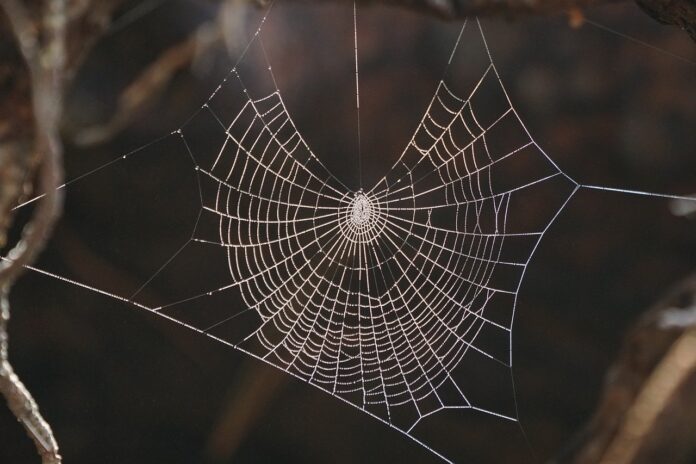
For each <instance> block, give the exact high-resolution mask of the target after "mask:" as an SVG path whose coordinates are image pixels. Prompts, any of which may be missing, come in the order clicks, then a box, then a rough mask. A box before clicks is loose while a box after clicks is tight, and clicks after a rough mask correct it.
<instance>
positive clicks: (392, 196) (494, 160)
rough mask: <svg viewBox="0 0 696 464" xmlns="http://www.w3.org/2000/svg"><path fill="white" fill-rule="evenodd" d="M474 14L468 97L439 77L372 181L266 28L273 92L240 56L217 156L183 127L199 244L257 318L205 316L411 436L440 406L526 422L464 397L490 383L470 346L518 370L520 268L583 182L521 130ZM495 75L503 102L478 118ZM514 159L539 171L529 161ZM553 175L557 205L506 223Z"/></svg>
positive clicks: (223, 97)
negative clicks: (475, 44)
mask: <svg viewBox="0 0 696 464" xmlns="http://www.w3.org/2000/svg"><path fill="white" fill-rule="evenodd" d="M465 27H466V24H465V26H464V28H465ZM474 27H476V28H478V36H479V37H480V39H481V46H482V47H485V48H484V50H486V54H485V56H486V60H487V62H486V64H485V66H484V67H483V71H482V74H481V75H480V76H478V78H477V81H475V82H474V83H473V85H472V86H471V88H470V89H469V93H468V94H465V95H464V96H460V95H458V94H457V93H456V92H455V91H453V90H452V89H451V88H450V86H449V85H448V84H447V83H446V82H445V80H444V79H443V80H441V81H440V82H439V84H438V86H437V89H436V92H435V94H434V96H433V97H432V99H431V101H430V103H429V105H428V107H427V108H426V111H425V113H424V115H423V117H422V119H421V121H420V123H419V125H418V127H417V128H416V130H415V132H414V134H413V136H412V138H411V139H410V141H409V142H408V143H407V145H406V148H405V149H404V150H403V152H402V154H401V155H400V157H398V159H397V160H396V161H395V162H394V164H393V166H392V168H391V169H390V170H389V171H388V172H387V173H386V175H384V176H383V177H382V178H381V179H380V180H379V181H378V182H376V183H375V184H374V185H372V186H371V187H368V188H366V189H364V190H363V189H362V188H360V189H351V188H349V187H347V186H346V185H345V184H344V183H343V182H342V181H341V180H339V178H338V177H337V176H335V175H334V174H332V173H331V172H330V171H329V169H328V168H327V167H326V166H325V165H324V164H323V163H322V161H321V157H319V156H317V155H316V154H315V153H314V152H313V151H312V150H311V149H310V148H309V146H308V144H307V143H306V142H305V140H304V139H303V137H302V135H301V134H300V132H299V131H298V130H297V127H296V125H295V123H294V122H293V120H292V118H291V116H290V114H289V112H288V109H287V106H286V104H285V101H284V99H283V96H282V94H281V92H280V90H279V89H278V86H277V84H276V79H275V76H274V75H273V69H272V66H271V64H270V62H268V55H267V54H266V52H265V49H264V47H263V43H262V41H261V38H260V37H259V36H257V38H256V43H255V45H256V46H257V47H258V52H259V57H260V58H259V59H260V60H261V63H256V66H257V67H258V68H260V69H267V70H268V75H267V76H266V77H267V80H268V83H269V89H268V91H267V92H263V91H260V90H259V88H262V86H261V85H258V83H257V81H258V80H259V78H258V77H255V79H254V80H253V87H254V89H251V88H249V86H248V85H247V84H246V81H247V80H249V81H251V79H246V78H245V77H244V76H243V72H244V71H243V70H242V66H241V65H238V66H237V67H235V69H233V70H232V72H231V74H230V75H229V77H228V79H227V80H226V81H225V83H223V85H222V86H221V87H220V88H219V89H218V91H216V93H215V94H214V95H213V96H212V97H211V99H210V100H209V101H208V103H206V104H205V105H204V108H203V109H204V111H203V113H205V115H204V116H201V117H205V118H208V119H209V120H212V121H214V122H215V124H216V125H217V130H219V131H223V132H224V135H225V136H224V140H223V141H222V142H221V146H220V149H219V151H218V152H217V154H216V156H214V157H211V158H210V159H209V160H208V161H207V162H206V161H205V160H206V159H207V158H206V157H205V155H201V154H200V153H198V152H199V150H197V149H196V148H195V147H194V146H193V145H194V144H193V143H192V142H190V141H188V139H187V130H186V128H185V127H184V128H183V130H182V131H180V132H179V135H180V136H181V138H182V139H183V140H184V141H185V142H186V143H187V147H188V148H189V150H190V153H191V156H192V158H193V159H194V163H195V165H196V169H197V171H198V173H199V181H200V184H201V192H202V195H201V199H202V204H203V212H204V214H203V216H202V219H201V221H202V222H210V221H212V222H214V223H215V227H214V228H213V227H209V228H207V229H208V230H214V231H215V232H214V233H210V232H209V233H208V235H206V236H204V234H202V233H196V234H194V238H193V241H194V242H198V243H200V244H207V245H209V246H212V247H216V249H220V250H222V252H224V253H225V254H226V256H227V264H228V268H229V273H230V275H231V277H232V283H231V284H229V286H228V287H234V288H236V289H238V291H239V293H240V294H241V296H242V298H243V300H244V303H245V305H246V309H245V312H246V311H253V314H255V315H256V316H257V318H256V320H255V322H253V323H250V328H249V330H248V333H244V331H243V330H239V326H240V320H239V318H238V314H237V313H234V314H232V315H230V316H229V317H225V318H223V319H221V320H216V321H214V322H213V323H212V324H211V325H210V326H207V327H204V328H203V330H204V331H205V332H206V333H209V334H212V335H213V336H216V337H220V338H222V339H224V340H226V341H228V342H230V343H231V344H233V345H234V346H235V347H237V348H239V349H241V350H243V351H245V352H247V353H249V354H251V355H253V356H254V357H257V358H259V359H262V360H264V361H266V362H268V363H270V364H272V365H274V366H276V367H279V368H281V369H283V370H285V371H287V372H289V373H291V374H293V375H295V376H296V377H298V378H300V379H302V380H304V381H306V382H308V383H309V384H311V385H314V386H316V387H318V388H320V389H322V390H324V391H326V392H328V393H329V394H331V395H334V396H336V397H339V398H341V399H343V400H344V401H347V402H348V403H350V404H352V405H354V406H356V407H358V408H360V409H361V410H363V411H365V412H367V413H369V414H370V415H372V416H374V417H377V418H379V419H380V420H383V421H385V422H387V423H389V424H390V425H392V426H393V427H395V428H397V429H399V430H401V431H403V432H404V433H407V434H409V433H411V432H412V431H413V430H414V428H415V427H416V426H417V425H418V424H419V422H420V421H421V420H422V419H423V418H425V417H428V416H430V415H432V414H434V413H436V412H438V411H441V410H444V409H470V410H472V411H478V412H483V413H488V414H492V415H495V416H498V417H501V418H504V419H509V420H513V421H514V420H517V416H516V411H515V410H514V408H507V409H505V408H504V407H501V408H499V409H497V406H498V402H497V399H494V401H488V402H486V401H479V400H478V399H477V398H475V396H476V395H475V394H474V393H471V394H470V391H469V390H470V386H471V384H475V383H477V382H481V383H482V384H485V381H483V380H481V379H477V378H476V372H474V371H472V370H471V369H470V368H468V367H467V366H462V360H463V359H465V358H467V357H472V358H476V362H477V363H490V364H493V365H495V368H493V369H496V368H497V369H502V371H503V372H504V375H505V376H509V375H510V371H509V369H510V367H511V353H510V351H511V349H510V345H511V333H512V323H513V313H514V307H515V302H516V298H517V293H518V290H519V286H520V282H521V280H522V277H523V275H524V272H525V269H526V267H527V265H528V264H529V260H530V259H531V256H532V254H533V252H534V249H535V248H536V245H537V244H538V242H539V240H540V238H541V236H542V235H543V233H544V232H545V230H546V228H548V226H549V224H550V223H551V221H552V219H553V218H554V217H555V215H556V214H558V212H559V211H560V209H561V208H562V206H563V205H565V202H567V200H568V199H569V198H570V196H571V195H572V193H573V192H574V191H575V189H576V188H577V184H575V183H574V182H573V181H572V180H571V179H570V178H568V177H567V176H566V175H565V174H564V173H563V172H561V171H560V170H559V169H558V167H557V166H556V165H555V164H554V163H553V162H552V161H551V160H550V159H549V158H548V157H547V156H546V155H545V154H544V152H543V151H542V150H541V149H540V148H539V147H538V146H537V144H536V143H535V142H534V141H533V140H532V138H531V137H530V135H529V134H528V132H527V131H526V129H525V128H524V125H523V124H522V122H521V120H520V119H519V117H518V115H517V113H516V111H515V109H514V108H513V107H512V105H511V103H510V100H509V99H508V97H507V93H506V92H505V89H504V87H503V86H502V83H501V81H500V77H499V75H498V71H497V69H496V68H495V65H494V64H493V61H492V59H491V57H490V54H489V53H487V45H486V43H485V38H484V36H483V31H482V30H481V29H480V24H478V23H475V25H474ZM464 28H463V29H462V32H463V31H464ZM460 38H461V34H460ZM458 43H459V41H458ZM455 49H456V48H455ZM250 53H251V52H250ZM451 59H452V58H450V61H451ZM250 61H253V60H250ZM484 88H485V89H486V92H489V93H490V92H491V91H492V92H495V93H497V95H498V97H500V98H498V99H497V100H496V101H495V102H494V103H497V104H498V105H499V106H497V107H493V105H492V104H489V105H487V107H486V111H485V114H483V115H482V114H481V113H480V112H479V111H478V108H477V103H475V101H476V96H477V93H478V92H479V91H480V90H481V89H484ZM230 100H235V101H236V104H235V108H236V110H232V109H231V108H230V106H229V105H228V102H229V101H230ZM519 161H522V162H524V163H530V162H532V163H533V166H534V167H535V170H534V172H532V173H531V174H529V173H527V174H523V175H522V174H519V173H517V172H516V166H517V163H518V162H519ZM554 180H556V181H559V182H561V183H564V184H565V186H566V189H565V190H564V194H563V195H559V196H558V198H555V199H553V200H552V201H551V202H552V203H553V201H554V200H555V207H554V208H552V209H551V210H549V211H546V212H544V213H543V214H542V215H543V217H542V218H540V219H539V220H538V221H536V223H535V224H534V226H531V225H530V226H529V227H528V228H520V227H519V226H513V225H512V224H510V223H509V221H508V220H509V218H510V212H511V208H512V206H511V205H513V204H517V202H519V205H522V204H524V201H525V199H526V198H527V195H528V194H529V192H531V193H532V194H536V195H547V196H548V195H549V191H547V190H546V185H547V184H548V183H551V182H552V181H554ZM228 287H224V288H225V289H227V288H228ZM218 290H219V289H216V291H218ZM240 332H242V333H240ZM232 333H234V335H232ZM493 378H495V377H493Z"/></svg>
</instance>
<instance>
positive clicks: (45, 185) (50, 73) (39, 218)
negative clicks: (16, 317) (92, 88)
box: [0, 0, 67, 464]
mask: <svg viewBox="0 0 696 464" xmlns="http://www.w3.org/2000/svg"><path fill="white" fill-rule="evenodd" d="M2 6H3V8H4V10H5V12H6V14H7V17H8V19H9V22H10V26H11V28H12V31H13V32H14V34H15V36H16V37H17V41H18V43H19V47H20V50H21V52H22V55H23V56H24V59H25V61H26V62H27V65H28V67H29V74H30V76H31V82H32V91H33V95H32V105H33V110H34V120H35V130H36V148H35V149H36V150H37V152H38V154H39V156H40V158H39V160H40V168H39V183H40V188H41V189H42V190H43V192H44V193H45V194H46V196H45V197H44V199H43V201H42V202H41V203H40V204H39V206H38V207H37V208H36V211H35V213H34V216H33V218H32V220H31V222H30V223H29V224H28V225H27V226H26V227H25V228H24V230H23V232H22V238H21V240H20V241H19V242H18V243H17V245H15V247H14V248H13V249H12V250H11V251H10V252H9V253H8V255H7V260H2V261H1V262H0V305H1V310H2V317H1V318H0V343H1V344H2V346H1V347H0V363H1V364H0V393H2V395H3V396H4V397H5V399H6V400H7V403H8V406H9V407H10V410H11V411H12V413H13V414H14V415H15V416H16V417H17V419H18V420H19V421H20V422H21V423H22V425H23V426H24V428H25V429H26V431H27V433H28V434H29V436H30V437H31V438H32V440H33V441H34V444H35V445H36V449H37V451H38V453H39V455H40V456H41V458H42V461H43V463H44V464H56V463H60V462H61V457H60V455H59V453H58V445H57V443H56V440H55V438H54V436H53V431H52V430H51V427H50V426H49V425H48V423H47V422H46V421H45V420H44V419H43V417H42V416H41V414H40V412H39V409H38V406H37V405H36V402H35V401H34V399H33V398H32V396H31V393H29V391H28V390H27V388H26V387H25V386H24V384H23V383H22V382H21V381H20V380H19V378H18V377H17V375H16V374H15V372H14V369H13V368H12V366H11V365H10V363H9V361H8V336H7V324H8V322H9V319H10V304H9V299H8V293H9V290H10V287H11V286H12V284H13V283H14V282H15V281H16V279H17V278H18V277H19V276H20V275H21V274H22V272H23V271H24V269H25V268H24V266H26V265H28V264H31V263H32V262H33V261H34V260H35V259H36V257H37V255H38V254H39V252H40V251H41V250H42V249H43V247H44V245H45V244H46V242H47V240H48V238H49V236H50V234H51V231H52V230H53V226H54V224H55V222H56V220H57V219H58V217H59V216H60V213H61V209H62V204H63V198H62V193H61V192H60V191H58V190H57V187H58V186H59V185H60V183H61V182H62V179H63V169H62V146H61V143H60V139H59V135H58V124H59V120H60V115H61V111H62V91H63V86H62V75H63V68H64V66H65V29H66V21H67V19H66V2H65V0H47V3H46V6H45V13H44V16H43V24H42V26H43V32H44V33H45V40H44V41H42V42H41V43H40V42H39V40H38V38H37V35H36V31H35V29H34V28H33V27H32V24H31V22H30V20H29V15H28V13H27V11H26V9H25V8H24V6H23V5H22V4H21V3H19V2H18V1H16V0H3V2H2Z"/></svg>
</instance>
